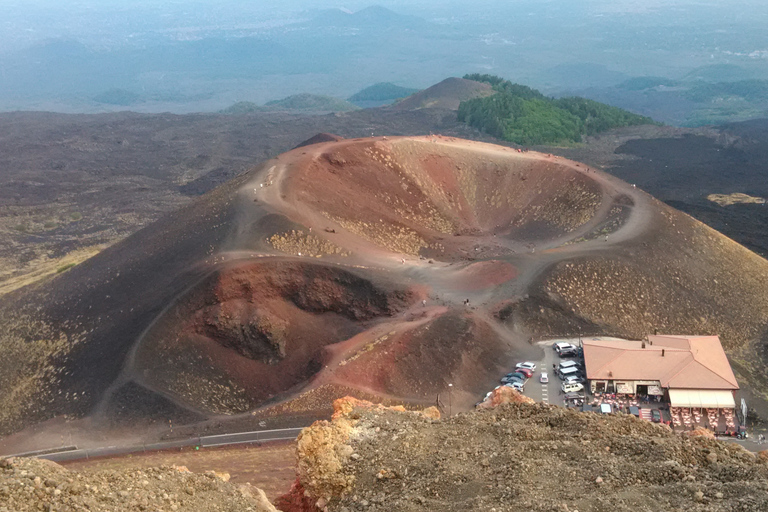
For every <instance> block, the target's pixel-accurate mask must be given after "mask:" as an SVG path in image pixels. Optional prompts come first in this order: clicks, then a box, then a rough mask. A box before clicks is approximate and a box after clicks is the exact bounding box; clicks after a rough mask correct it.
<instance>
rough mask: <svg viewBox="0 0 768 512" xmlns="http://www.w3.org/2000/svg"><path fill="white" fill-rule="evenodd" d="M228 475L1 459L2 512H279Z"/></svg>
mask: <svg viewBox="0 0 768 512" xmlns="http://www.w3.org/2000/svg"><path fill="white" fill-rule="evenodd" d="M229 479H230V478H229V475H227V474H226V473H220V474H217V473H215V472H213V471H210V472H208V473H206V474H195V473H191V472H189V471H188V470H187V468H184V467H181V466H174V467H170V466H165V467H160V468H142V469H125V468H121V469H105V470H103V471H98V472H88V473H85V474H83V473H78V472H74V471H68V470H67V469H65V468H63V467H62V466H59V465H58V464H55V463H52V462H49V461H46V460H37V459H19V458H16V459H2V460H0V510H1V511H3V512H28V511H29V512H31V511H38V510H57V511H74V510H100V511H104V512H108V511H137V512H138V511H145V510H168V511H176V510H189V511H199V512H213V511H221V512H242V511H245V510H250V511H253V512H274V511H275V509H274V507H273V506H272V505H271V504H270V503H269V502H268V501H267V499H266V497H265V496H264V494H263V493H262V492H261V491H260V490H259V489H257V488H255V487H252V486H250V485H247V484H246V485H245V486H242V485H241V486H238V485H236V484H234V483H231V482H229Z"/></svg>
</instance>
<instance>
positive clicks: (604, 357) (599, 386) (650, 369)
mask: <svg viewBox="0 0 768 512" xmlns="http://www.w3.org/2000/svg"><path fill="white" fill-rule="evenodd" d="M582 343H583V347H584V366H585V373H586V378H587V381H588V384H587V385H588V386H589V389H590V390H591V391H592V393H593V394H595V393H616V394H626V395H635V396H648V397H650V398H651V399H653V397H659V398H658V399H659V400H661V399H662V398H663V399H664V400H665V401H668V402H669V404H670V406H671V407H673V408H685V409H697V410H700V409H713V410H717V409H720V410H733V409H734V408H735V406H736V402H735V392H736V390H737V389H739V384H738V382H737V381H736V377H735V376H734V374H733V370H732V369H731V365H730V363H729V362H728V358H727V357H726V355H725V352H724V351H723V346H722V345H721V344H720V338H718V337H717V336H669V335H651V336H648V341H632V340H617V339H599V338H592V339H584V340H583V342H582Z"/></svg>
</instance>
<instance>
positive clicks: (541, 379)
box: [539, 372, 549, 383]
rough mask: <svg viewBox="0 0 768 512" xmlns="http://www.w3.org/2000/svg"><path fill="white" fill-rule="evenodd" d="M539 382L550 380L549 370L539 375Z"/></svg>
mask: <svg viewBox="0 0 768 512" xmlns="http://www.w3.org/2000/svg"><path fill="white" fill-rule="evenodd" d="M539 382H542V383H547V382H549V375H547V372H541V377H539Z"/></svg>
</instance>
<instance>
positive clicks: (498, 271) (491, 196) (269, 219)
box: [119, 137, 644, 417]
mask: <svg viewBox="0 0 768 512" xmlns="http://www.w3.org/2000/svg"><path fill="white" fill-rule="evenodd" d="M329 138H330V137H321V138H320V139H318V140H323V139H329ZM626 188H627V187H625V186H622V185H621V184H619V183H618V182H616V181H615V180H611V179H610V178H608V177H606V176H603V175H598V174H596V173H593V172H589V171H588V170H587V169H586V168H584V167H580V166H579V165H577V164H574V163H572V162H568V161H565V160H561V159H558V158H556V157H551V156H547V155H541V154H538V153H528V152H526V153H521V152H516V151H513V150H509V149H507V148H501V147H495V146H490V145H485V144H480V143H472V142H467V141H461V140H454V139H447V138H442V137H422V138H412V137H411V138H393V139H388V138H386V137H382V138H377V139H360V140H341V141H336V140H329V141H328V142H320V143H317V144H313V145H309V146H301V147H299V148H297V149H296V150H294V151H292V152H290V153H287V154H285V155H282V156H281V157H279V158H277V159H275V160H273V161H270V162H267V163H266V164H264V166H263V167H262V170H261V172H259V173H255V174H253V177H252V179H251V180H249V181H248V182H247V183H245V184H243V185H242V186H241V188H240V189H239V191H238V193H237V196H238V197H237V207H236V211H237V214H236V223H235V224H236V226H237V228H236V229H234V228H233V229H232V230H231V231H232V234H231V235H230V237H229V239H228V240H227V241H226V242H225V246H227V247H231V248H232V249H231V250H227V251H221V252H220V253H219V255H218V256H216V262H217V265H216V266H215V267H214V269H213V270H212V271H211V272H210V273H209V274H208V275H207V276H206V277H204V278H203V279H201V280H200V281H199V282H198V283H197V284H195V285H193V286H192V287H190V288H189V289H188V290H187V291H186V292H185V294H184V295H183V296H181V297H179V298H178V299H177V300H176V301H174V303H173V304H171V305H170V306H169V307H167V308H166V310H165V311H164V312H163V314H162V315H160V316H159V317H157V319H156V320H155V322H154V323H153V325H152V326H151V328H149V329H148V330H147V331H146V332H145V333H144V335H143V336H142V339H141V340H140V342H139V345H138V348H137V349H136V350H135V351H134V353H133V354H132V357H131V360H130V361H129V364H128V365H127V366H126V369H125V371H124V373H123V376H122V378H121V380H120V381H119V382H121V383H122V382H126V381H133V382H137V383H139V384H140V385H142V386H144V387H146V388H148V389H151V390H156V391H159V392H161V393H163V394H164V395H166V396H173V397H175V399H176V400H177V402H178V403H180V404H182V405H183V406H184V407H187V408H191V409H193V410H195V411H197V412H201V413H207V414H211V413H213V414H222V413H224V414H237V413H244V412H246V411H252V410H253V409H254V408H256V409H257V411H256V412H255V414H256V416H258V417H269V416H270V414H271V413H270V411H271V410H273V409H274V410H279V411H282V413H286V412H290V411H291V410H295V412H296V413H297V414H298V413H302V414H304V413H306V412H307V404H308V403H316V404H317V406H318V407H320V406H322V407H321V408H323V409H324V408H326V407H327V405H328V403H327V400H328V399H329V398H332V396H329V395H328V392H329V391H330V390H334V389H335V390H339V393H341V392H342V391H343V392H344V393H347V392H349V390H350V389H352V390H355V389H356V390H358V392H359V393H361V394H365V396H366V397H374V399H375V398H376V397H378V399H380V400H390V401H405V402H409V403H413V404H429V403H434V402H435V400H438V395H439V394H440V393H444V392H445V389H446V388H447V385H448V383H452V384H454V385H455V386H456V387H455V388H454V389H455V390H456V392H455V397H454V401H455V402H456V403H457V405H458V406H459V407H460V406H462V405H464V406H468V405H470V404H471V403H474V401H475V397H476V396H477V395H478V394H479V393H481V392H482V391H483V390H484V389H485V388H487V387H488V386H491V385H492V383H493V382H494V381H495V380H496V378H497V374H499V373H501V372H503V371H504V369H505V368H506V367H507V366H508V365H509V364H511V363H512V362H513V358H514V357H516V356H518V355H519V354H520V353H526V352H530V348H529V347H527V346H526V343H525V341H526V337H525V336H524V333H515V332H513V331H512V330H506V329H499V327H498V320H496V319H494V318H493V316H492V315H491V314H490V312H491V311H493V310H494V306H495V305H497V304H499V303H500V302H501V301H502V299H503V300H507V299H509V298H511V297H515V296H519V295H523V293H524V292H525V288H526V283H527V281H529V280H530V279H532V278H533V277H535V275H536V274H537V273H538V272H539V270H538V269H539V268H541V266H542V265H544V264H547V263H548V262H549V261H550V260H551V261H556V260H559V259H562V258H563V257H565V255H566V254H568V255H572V254H575V253H579V252H581V251H588V250H590V248H591V246H592V245H593V244H596V241H595V240H590V233H592V232H593V231H595V230H596V229H597V228H598V227H601V226H604V224H605V219H606V218H609V217H610V216H611V211H612V206H613V205H614V203H615V202H616V201H617V198H619V197H622V198H624V203H627V205H628V206H626V208H627V209H628V211H629V212H630V213H627V214H626V217H628V218H629V219H630V220H629V221H627V222H624V223H622V224H616V227H617V228H619V227H620V228H621V230H623V231H624V232H626V231H628V230H629V229H631V228H632V226H633V225H636V224H637V220H638V219H641V218H642V208H638V207H637V206H636V205H637V204H638V203H640V204H642V202H643V200H644V197H643V196H641V195H640V194H637V193H635V194H634V195H635V196H637V197H636V198H635V199H629V200H626V197H627V194H629V195H630V196H632V195H633V192H632V191H627V190H625V189H626ZM632 211H634V212H635V213H632ZM631 221H635V222H634V223H633V222H631ZM606 232H608V231H606ZM591 238H594V237H591ZM575 240H580V241H581V242H580V243H579V244H577V245H573V244H572V242H573V241H575ZM569 243H570V244H571V245H569ZM604 243H605V242H603V241H600V244H604ZM599 247H600V248H601V249H602V248H604V245H599ZM537 249H538V251H539V253H536V254H537V256H536V257H535V259H534V257H533V254H534V253H535V252H536V250H537ZM547 249H550V251H549V253H547V252H546V250H547ZM466 301H469V304H468V305H467V304H466ZM496 309H498V308H496ZM331 395H333V393H332V392H331ZM320 396H322V397H325V399H324V400H321V399H319V398H318V397H320ZM320 402H323V403H320ZM292 404H294V405H292ZM282 413H281V414H282Z"/></svg>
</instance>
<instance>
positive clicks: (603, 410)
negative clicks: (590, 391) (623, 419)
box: [600, 404, 613, 414]
mask: <svg viewBox="0 0 768 512" xmlns="http://www.w3.org/2000/svg"><path fill="white" fill-rule="evenodd" d="M612 413H613V407H611V404H600V414H612Z"/></svg>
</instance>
